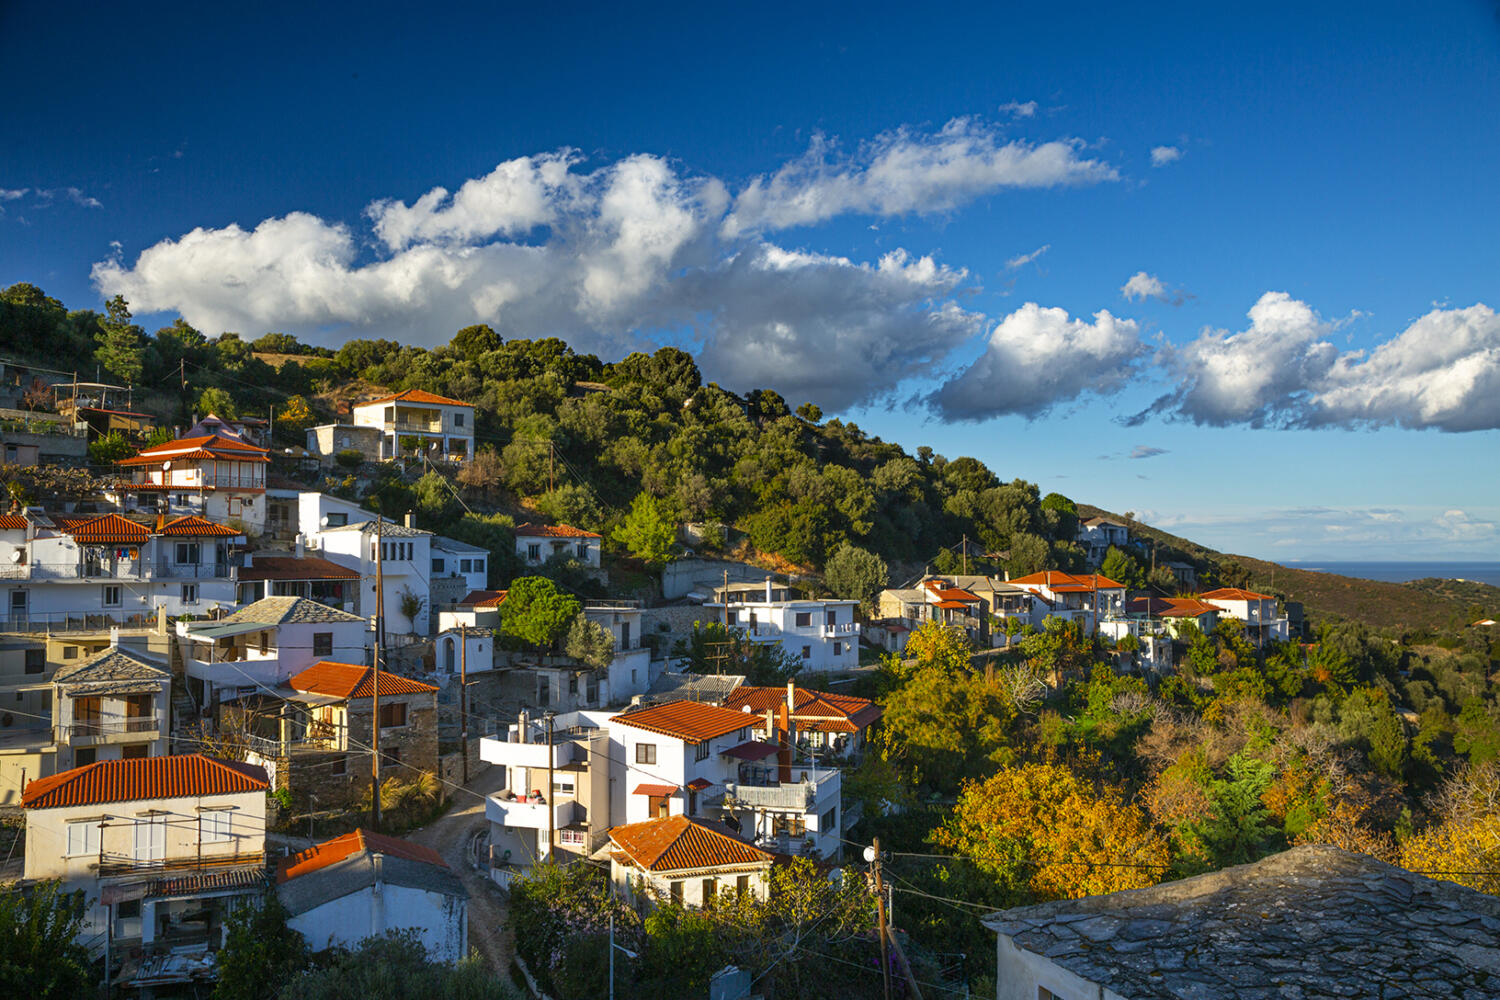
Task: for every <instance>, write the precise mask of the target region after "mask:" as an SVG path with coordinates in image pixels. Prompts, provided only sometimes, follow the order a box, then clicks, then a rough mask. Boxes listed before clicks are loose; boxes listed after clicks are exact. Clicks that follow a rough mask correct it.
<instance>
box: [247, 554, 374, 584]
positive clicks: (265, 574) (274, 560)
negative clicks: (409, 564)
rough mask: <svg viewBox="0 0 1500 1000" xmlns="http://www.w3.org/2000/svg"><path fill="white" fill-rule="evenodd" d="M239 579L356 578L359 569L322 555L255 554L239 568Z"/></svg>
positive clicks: (357, 577)
mask: <svg viewBox="0 0 1500 1000" xmlns="http://www.w3.org/2000/svg"><path fill="white" fill-rule="evenodd" d="M240 579H241V580H358V579H359V571H358V570H352V569H350V568H349V567H347V566H340V565H339V564H338V563H336V562H333V561H332V560H329V559H324V558H323V557H322V556H303V557H302V558H301V559H298V558H297V557H296V556H260V555H258V556H256V557H255V562H254V563H252V564H251V565H249V566H246V567H244V568H243V569H241V570H240Z"/></svg>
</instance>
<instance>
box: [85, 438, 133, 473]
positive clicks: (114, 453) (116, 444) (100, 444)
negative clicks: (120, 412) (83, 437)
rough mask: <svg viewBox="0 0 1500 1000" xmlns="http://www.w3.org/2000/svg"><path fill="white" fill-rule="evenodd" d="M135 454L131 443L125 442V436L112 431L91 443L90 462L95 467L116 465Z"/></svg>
mask: <svg viewBox="0 0 1500 1000" xmlns="http://www.w3.org/2000/svg"><path fill="white" fill-rule="evenodd" d="M134 454H135V448H133V447H131V444H130V442H129V441H126V440H125V435H123V434H121V433H120V432H119V431H110V432H109V433H108V434H106V435H104V436H103V437H101V438H96V439H94V440H93V441H90V442H89V461H90V462H92V463H93V464H95V465H114V464H115V463H116V462H118V461H120V460H121V459H125V458H129V457H130V456H131V455H134Z"/></svg>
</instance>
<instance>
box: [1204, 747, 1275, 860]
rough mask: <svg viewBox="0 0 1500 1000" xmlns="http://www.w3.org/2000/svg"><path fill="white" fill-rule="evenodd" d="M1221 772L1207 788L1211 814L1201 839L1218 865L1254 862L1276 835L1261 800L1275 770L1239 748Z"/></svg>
mask: <svg viewBox="0 0 1500 1000" xmlns="http://www.w3.org/2000/svg"><path fill="white" fill-rule="evenodd" d="M1225 771H1226V776H1225V777H1224V778H1215V779H1214V780H1213V782H1212V785H1211V787H1210V796H1211V797H1212V799H1213V804H1214V815H1213V818H1212V819H1210V820H1209V821H1208V823H1207V824H1206V825H1205V827H1204V829H1203V840H1204V842H1205V843H1207V845H1208V847H1209V849H1210V850H1211V851H1213V853H1214V857H1215V860H1216V862H1217V864H1218V865H1220V866H1223V865H1235V864H1243V863H1244V862H1247V861H1254V860H1255V859H1256V858H1258V857H1260V856H1261V854H1262V853H1264V851H1265V849H1266V847H1267V845H1268V844H1269V843H1270V842H1271V838H1272V837H1273V836H1275V834H1276V828H1275V826H1274V825H1273V824H1272V822H1271V815H1270V812H1269V811H1268V810H1267V809H1266V805H1265V803H1264V802H1263V801H1262V799H1261V797H1262V796H1263V795H1265V793H1266V789H1267V788H1270V787H1271V781H1272V779H1273V778H1274V777H1275V769H1274V768H1273V767H1272V766H1271V765H1270V764H1268V763H1266V762H1265V761H1263V760H1258V759H1256V758H1255V757H1251V756H1249V755H1248V754H1246V753H1245V752H1244V751H1241V752H1240V753H1237V754H1235V755H1234V756H1233V757H1231V758H1229V763H1228V764H1227V765H1226V767H1225Z"/></svg>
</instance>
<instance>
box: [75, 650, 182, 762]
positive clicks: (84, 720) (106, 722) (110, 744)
mask: <svg viewBox="0 0 1500 1000" xmlns="http://www.w3.org/2000/svg"><path fill="white" fill-rule="evenodd" d="M166 666H167V665H166V663H164V662H160V661H157V660H155V659H154V658H153V657H150V656H148V655H147V654H145V653H142V652H139V651H136V650H132V649H127V648H123V647H120V646H111V647H109V648H107V649H104V650H102V651H100V652H98V653H95V654H94V655H93V656H90V657H88V658H86V659H83V660H79V661H78V662H77V663H72V664H65V665H64V666H62V667H60V668H59V669H58V671H57V672H56V673H55V674H53V675H52V719H53V731H54V734H55V739H56V742H57V745H58V754H57V769H58V770H67V769H68V768H73V767H82V766H84V765H85V764H92V763H94V762H95V761H101V760H121V759H130V758H135V757H160V756H161V755H163V754H164V753H166V752H167V734H168V733H169V732H170V731H171V718H170V715H169V712H170V705H171V701H170V694H171V686H172V675H171V674H170V673H169V672H168V671H167V669H166Z"/></svg>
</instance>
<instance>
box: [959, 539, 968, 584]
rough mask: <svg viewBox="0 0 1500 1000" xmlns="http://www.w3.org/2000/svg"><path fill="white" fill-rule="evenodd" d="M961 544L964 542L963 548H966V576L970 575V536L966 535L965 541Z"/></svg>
mask: <svg viewBox="0 0 1500 1000" xmlns="http://www.w3.org/2000/svg"><path fill="white" fill-rule="evenodd" d="M960 544H962V545H963V548H964V576H968V575H969V536H968V535H965V536H964V540H963V542H961V543H960Z"/></svg>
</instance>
